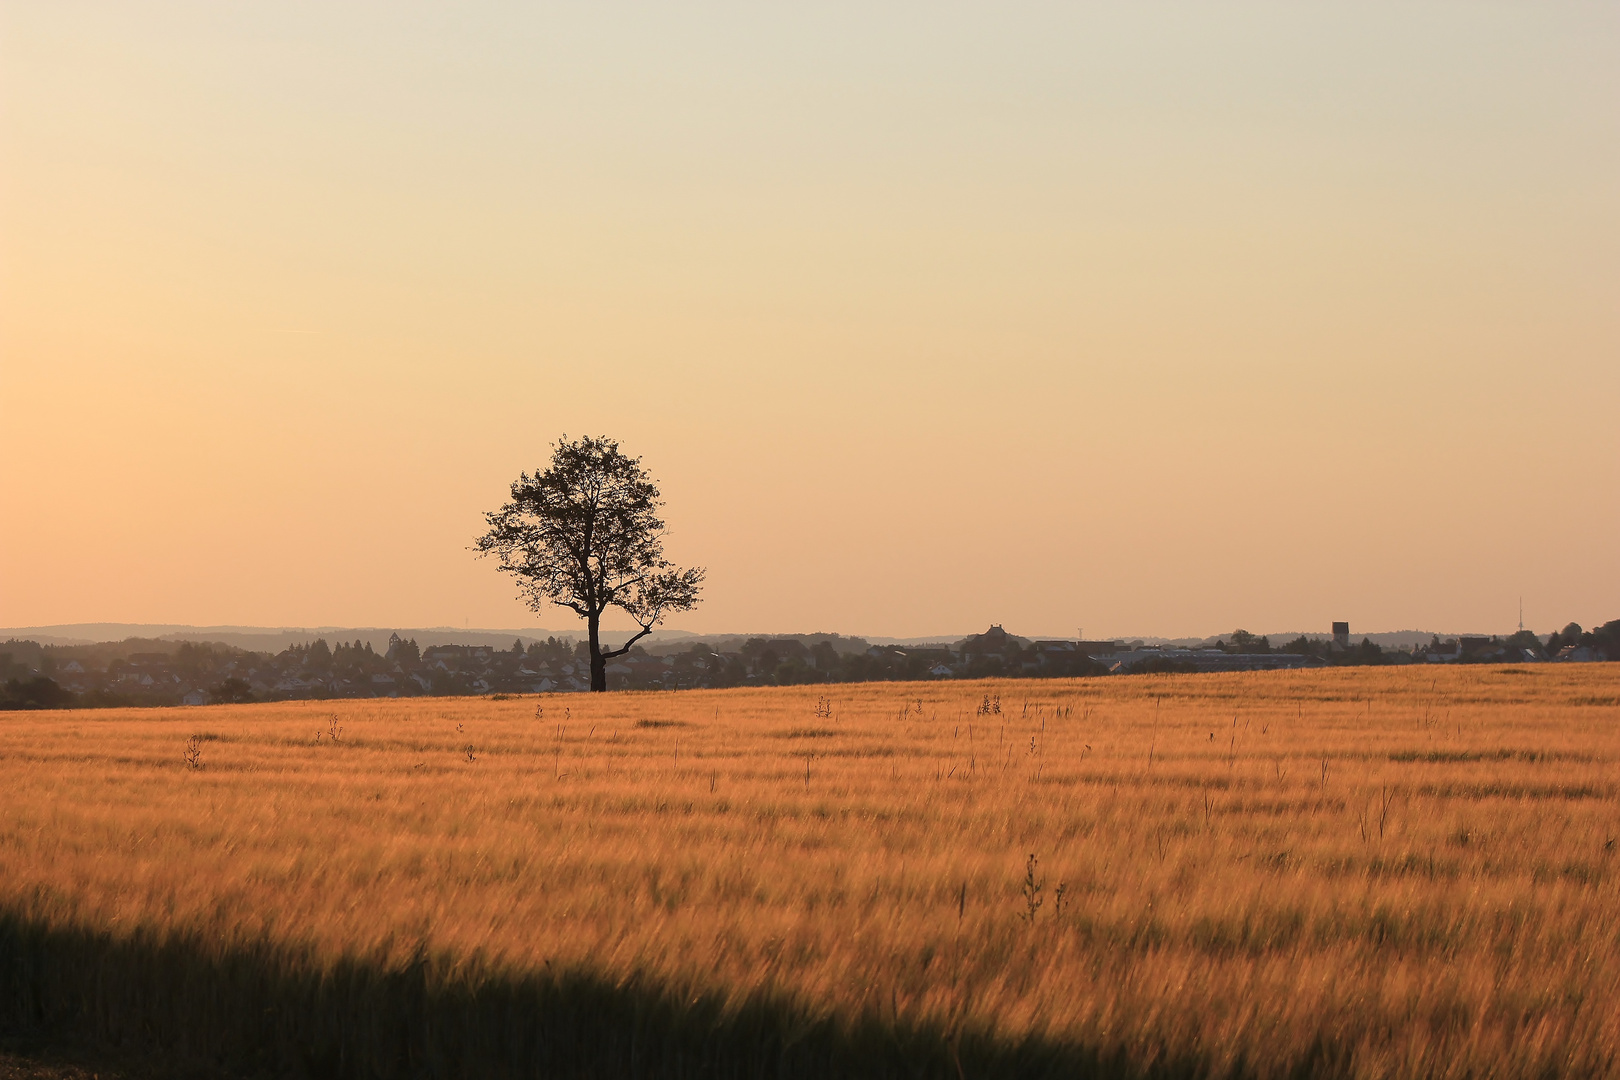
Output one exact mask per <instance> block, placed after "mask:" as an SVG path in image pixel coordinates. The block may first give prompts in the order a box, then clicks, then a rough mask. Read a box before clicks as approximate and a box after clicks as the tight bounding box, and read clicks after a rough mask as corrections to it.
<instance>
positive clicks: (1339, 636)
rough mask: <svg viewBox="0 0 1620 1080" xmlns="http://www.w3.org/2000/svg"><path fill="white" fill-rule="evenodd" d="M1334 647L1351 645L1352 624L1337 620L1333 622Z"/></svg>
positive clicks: (1342, 647)
mask: <svg viewBox="0 0 1620 1080" xmlns="http://www.w3.org/2000/svg"><path fill="white" fill-rule="evenodd" d="M1333 647H1334V648H1335V649H1348V648H1349V647H1350V624H1349V623H1347V622H1336V623H1334V624H1333Z"/></svg>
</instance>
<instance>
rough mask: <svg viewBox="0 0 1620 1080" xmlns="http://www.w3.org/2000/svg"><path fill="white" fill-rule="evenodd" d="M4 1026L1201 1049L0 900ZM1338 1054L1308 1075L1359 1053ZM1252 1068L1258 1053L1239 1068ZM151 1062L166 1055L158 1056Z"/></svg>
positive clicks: (338, 1042)
mask: <svg viewBox="0 0 1620 1080" xmlns="http://www.w3.org/2000/svg"><path fill="white" fill-rule="evenodd" d="M0 1028H4V1029H8V1030H10V1031H12V1032H14V1033H25V1034H29V1035H32V1036H33V1037H37V1038H41V1039H45V1040H49V1041H54V1042H56V1043H57V1044H64V1043H69V1042H71V1043H78V1044H87V1045H99V1046H101V1047H106V1048H110V1049H112V1050H114V1051H116V1052H117V1053H119V1054H120V1055H124V1056H126V1059H127V1055H128V1054H130V1053H132V1052H136V1053H140V1054H142V1055H144V1056H146V1058H147V1060H150V1061H162V1062H164V1063H166V1065H167V1068H165V1069H164V1070H162V1071H163V1072H168V1071H170V1070H172V1071H173V1072H174V1073H176V1074H186V1075H192V1076H196V1075H199V1073H202V1072H206V1071H211V1070H218V1071H219V1072H221V1073H223V1072H226V1071H229V1072H230V1073H234V1074H239V1075H240V1074H249V1075H269V1076H309V1077H323V1078H324V1077H356V1078H360V1077H364V1078H373V1077H376V1078H384V1077H480V1078H481V1077H492V1078H493V1077H513V1078H515V1077H535V1078H541V1077H545V1078H550V1077H575V1076H578V1077H649V1078H651V1077H763V1076H769V1077H776V1078H783V1080H785V1078H791V1077H835V1076H836V1077H891V1076H893V1077H942V1078H948V1080H955V1078H968V1077H972V1078H978V1077H1060V1076H1061V1077H1133V1078H1134V1077H1194V1076H1197V1077H1204V1076H1210V1075H1212V1070H1211V1069H1210V1068H1209V1066H1208V1064H1207V1063H1206V1062H1203V1061H1200V1060H1195V1059H1188V1058H1167V1057H1165V1056H1162V1055H1159V1054H1151V1053H1150V1052H1147V1051H1142V1052H1141V1056H1138V1055H1130V1054H1126V1053H1123V1052H1119V1051H1114V1052H1109V1053H1101V1052H1098V1051H1096V1050H1094V1049H1089V1048H1087V1047H1085V1046H1077V1045H1069V1044H1063V1043H1059V1042H1054V1041H1050V1040H1045V1039H1041V1038H1023V1039H1007V1038H1001V1037H997V1036H996V1035H995V1034H993V1033H991V1032H987V1031H982V1030H972V1029H969V1030H965V1031H958V1032H952V1031H947V1030H945V1029H944V1028H943V1027H939V1026H929V1025H918V1024H912V1023H908V1022H906V1021H904V1020H903V1019H902V1020H901V1021H899V1022H896V1021H894V1019H893V1018H892V1016H891V1017H890V1018H888V1019H885V1017H884V1016H882V1015H869V1016H864V1017H857V1018H854V1019H838V1018H835V1017H830V1016H826V1015H817V1014H812V1013H810V1012H808V1011H807V1010H806V1009H805V1008H803V1007H802V1006H798V1005H795V1004H793V1003H791V1002H789V1001H787V1000H786V999H784V998H779V997H769V996H763V995H761V996H758V997H756V998H754V999H750V1000H748V1001H745V1002H741V1003H733V1004H731V1005H729V1006H728V1005H727V1004H725V1003H724V1001H723V1000H722V999H721V997H720V996H719V995H717V994H712V993H698V994H691V993H684V994H683V993H680V992H678V991H676V990H674V989H672V988H670V987H668V986H664V985H660V984H658V983H656V982H654V981H652V980H650V979H630V980H626V981H619V982H615V981H610V980H607V979H604V978H602V977H600V976H597V975H593V974H591V973H590V972H588V971H581V970H570V971H548V970H542V971H538V972H536V971H525V972H513V971H504V970H502V969H500V968H498V967H495V966H493V965H489V964H484V963H480V962H478V961H476V960H474V961H472V962H461V963H456V962H453V961H452V960H450V959H448V958H443V957H428V956H421V957H418V958H417V959H416V960H415V961H413V962H412V963H410V964H408V965H405V966H403V967H401V966H395V967H392V968H389V967H385V966H383V965H381V964H377V963H370V962H367V961H365V960H361V959H346V960H341V961H337V962H334V963H326V964H321V963H317V962H316V961H315V960H314V959H313V958H312V957H310V956H309V955H308V954H305V953H300V952H298V951H297V950H295V949H289V948H286V947H281V946H275V945H271V944H264V945H262V946H257V947H252V948H235V949H222V948H220V947H218V946H217V945H210V944H209V943H208V942H205V941H202V940H200V939H199V940H186V939H178V940H177V939H174V938H172V937H170V938H165V939H159V938H157V937H155V936H143V935H141V934H140V933H136V934H133V935H117V936H115V935H112V934H109V933H106V932H104V931H100V930H88V929H62V928H59V927H51V926H47V925H45V924H43V923H41V922H39V921H37V920H34V919H31V918H28V917H24V916H19V915H17V914H14V913H8V912H0ZM1344 1064H1345V1063H1344V1062H1341V1061H1335V1060H1333V1058H1332V1057H1331V1056H1328V1055H1324V1056H1323V1057H1321V1058H1319V1059H1318V1060H1316V1061H1314V1062H1311V1063H1310V1064H1309V1067H1308V1068H1303V1069H1300V1070H1298V1073H1299V1074H1302V1075H1321V1074H1323V1073H1336V1072H1343V1071H1346V1070H1345V1068H1344ZM1243 1072H1244V1073H1246V1072H1247V1070H1243ZM153 1075H155V1074H153Z"/></svg>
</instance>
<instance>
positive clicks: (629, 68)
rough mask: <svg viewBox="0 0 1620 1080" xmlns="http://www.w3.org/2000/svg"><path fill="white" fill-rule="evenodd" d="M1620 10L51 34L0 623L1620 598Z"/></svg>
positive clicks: (1167, 8)
mask: <svg viewBox="0 0 1620 1080" xmlns="http://www.w3.org/2000/svg"><path fill="white" fill-rule="evenodd" d="M1617 418H1620V6H1617V5H1614V4H1609V3H1544V4H1529V3H1523V4H1508V3H1490V2H1470V3H1446V4H1438V3H1376V2H1374V3H1368V2H1356V3H1312V4H1298V3H1263V4H1261V3H1223V4H1194V3H1175V4H1163V3H1140V4H1138V3H1131V4H1124V3H1120V4H1070V3H1064V4H1010V5H1001V4H996V5H992V4H979V5H967V4H871V3H863V4H836V3H832V4H799V5H769V6H764V5H741V4H738V5H656V6H625V5H616V4H601V3H589V4H587V3H579V4H515V3H514V4H501V3H481V2H472V3H458V4H438V5H426V4H413V3H387V4H384V3H345V4H326V3H274V4H226V5H220V4H208V3H200V2H199V3H166V2H153V3H123V2H121V3H116V4H114V3H106V4H98V3H76V2H62V3H55V2H52V3H45V2H26V0H24V2H4V3H0V459H3V461H4V477H5V479H4V486H3V489H0V490H3V495H4V499H3V506H4V509H3V511H0V565H3V567H4V571H3V579H0V625H4V626H30V625H43V624H58V623H70V622H88V621H126V622H154V623H156V622H165V623H191V624H225V623H230V624H254V625H291V626H313V625H321V624H333V625H363V626H377V625H381V626H389V625H399V626H429V625H454V626H463V625H470V626H474V627H477V626H494V627H523V626H544V627H551V628H555V629H566V628H569V627H571V626H572V625H573V619H572V616H568V615H567V614H566V613H564V612H561V611H559V610H557V609H553V610H551V611H549V612H547V613H544V614H541V615H539V616H535V615H531V614H530V613H529V612H528V611H527V610H526V609H525V608H523V607H522V606H521V605H520V604H519V603H518V602H517V601H516V600H515V599H514V598H513V592H512V588H511V586H510V583H509V582H508V581H507V580H506V579H505V578H504V577H502V576H501V575H499V574H498V573H497V572H496V571H495V569H494V567H493V566H492V565H491V564H489V563H487V562H481V561H479V560H476V559H474V558H473V556H472V555H471V553H470V552H469V551H468V550H467V548H468V545H469V544H470V543H471V542H472V540H473V538H474V537H475V536H476V535H477V534H478V532H479V531H480V530H481V526H482V517H481V514H482V512H483V511H485V510H488V509H491V508H493V507H494V506H495V505H497V504H498V503H499V502H500V501H502V499H503V498H504V497H505V494H506V486H507V485H508V484H509V483H510V481H511V480H512V479H513V478H514V477H515V476H516V475H517V473H518V472H519V470H522V469H532V468H535V467H537V466H540V465H542V464H543V463H544V461H545V460H546V458H547V455H548V446H549V444H550V443H552V442H553V441H554V440H555V439H556V438H557V437H558V436H559V435H562V434H564V433H567V434H569V435H576V436H577V435H583V434H595V433H605V434H610V435H613V436H615V437H617V438H619V439H620V440H621V441H622V442H623V444H624V446H625V448H626V449H627V450H629V451H630V452H631V453H634V454H639V455H642V456H643V457H644V458H645V461H646V463H647V464H648V466H649V467H650V468H651V470H652V472H653V473H654V475H655V476H657V477H658V478H659V480H660V481H661V482H662V485H663V489H664V493H665V496H666V497H667V499H668V508H667V518H668V521H669V523H670V526H671V535H670V538H669V544H668V548H669V553H670V554H671V556H672V557H674V558H675V559H677V560H678V561H681V562H685V563H699V564H702V565H705V566H707V567H709V571H710V577H709V585H708V588H707V591H706V594H705V595H706V599H705V602H704V603H703V604H702V606H700V607H699V608H698V609H697V610H696V611H694V612H692V613H690V614H688V615H684V616H680V617H678V618H677V619H676V620H675V621H674V622H673V623H672V624H671V626H672V627H673V628H676V629H686V630H693V631H703V632H720V631H737V632H759V631H781V632H789V631H813V630H837V631H840V632H845V633H857V634H860V633H864V634H873V635H895V636H906V635H922V634H933V633H940V634H945V633H962V632H968V631H973V630H978V629H982V628H983V627H984V625H986V624H987V623H989V622H992V621H994V622H1000V623H1003V624H1005V625H1006V626H1007V627H1008V629H1010V630H1014V631H1016V632H1019V633H1025V634H1041V635H1045V634H1053V635H1058V634H1067V635H1073V634H1074V633H1075V632H1076V630H1077V628H1079V627H1084V628H1085V632H1086V634H1087V635H1088V636H1102V635H1110V636H1117V635H1140V634H1163V635H1181V634H1213V633H1216V632H1221V631H1227V630H1230V629H1232V628H1233V627H1236V626H1243V627H1246V628H1249V629H1251V630H1253V631H1255V632H1277V631H1282V630H1299V629H1308V630H1323V631H1325V630H1326V629H1327V625H1328V622H1329V620H1332V619H1348V620H1349V621H1350V623H1351V625H1352V628H1353V629H1354V630H1356V631H1357V632H1361V631H1376V630H1395V629H1404V628H1421V629H1434V630H1440V631H1446V630H1450V631H1454V632H1455V631H1485V632H1505V631H1508V630H1510V629H1512V628H1513V626H1514V625H1515V624H1516V622H1517V619H1518V603H1519V598H1520V596H1521V595H1522V596H1523V598H1524V610H1525V621H1526V623H1527V625H1529V626H1530V627H1531V628H1532V629H1538V630H1541V631H1547V630H1551V629H1556V628H1557V627H1560V626H1562V625H1563V624H1564V623H1565V622H1567V621H1569V620H1572V619H1573V620H1576V621H1579V622H1582V623H1583V624H1585V625H1592V624H1593V623H1596V622H1600V621H1603V620H1607V619H1613V618H1620V558H1617V557H1616V553H1617V552H1620V421H1617Z"/></svg>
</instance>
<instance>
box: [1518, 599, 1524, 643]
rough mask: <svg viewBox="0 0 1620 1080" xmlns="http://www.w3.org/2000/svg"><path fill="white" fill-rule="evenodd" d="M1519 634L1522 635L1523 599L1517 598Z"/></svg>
mask: <svg viewBox="0 0 1620 1080" xmlns="http://www.w3.org/2000/svg"><path fill="white" fill-rule="evenodd" d="M1519 633H1521V634H1522V633H1524V597H1523V596H1521V597H1519Z"/></svg>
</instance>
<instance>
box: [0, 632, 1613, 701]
mask: <svg viewBox="0 0 1620 1080" xmlns="http://www.w3.org/2000/svg"><path fill="white" fill-rule="evenodd" d="M1332 629H1333V632H1332V634H1331V635H1326V636H1314V637H1313V636H1300V637H1297V638H1295V639H1294V640H1292V641H1290V642H1287V643H1286V644H1283V645H1279V646H1275V647H1274V646H1273V645H1272V644H1271V642H1270V641H1269V640H1268V639H1266V638H1264V637H1257V636H1255V635H1253V634H1249V633H1247V632H1246V631H1243V630H1237V631H1234V632H1233V633H1232V634H1230V635H1224V636H1222V637H1220V638H1217V639H1214V640H1212V641H1206V642H1203V643H1200V644H1199V645H1197V646H1191V647H1188V646H1180V647H1178V646H1171V645H1164V644H1145V643H1143V642H1141V641H1130V642H1125V641H1084V640H1073V639H1058V640H1030V639H1027V638H1022V637H1018V636H1017V635H1014V634H1011V633H1008V632H1007V631H1006V630H1005V629H1003V628H1002V627H1000V626H991V627H990V628H989V629H988V630H986V631H985V632H984V633H982V634H975V635H972V636H970V637H967V638H963V639H961V640H959V641H953V642H941V643H937V644H928V645H920V646H903V645H873V644H870V643H868V642H867V641H865V640H863V639H861V638H856V637H844V636H841V635H838V634H798V635H782V636H775V637H749V638H719V639H702V640H697V641H691V642H661V643H655V644H651V645H649V646H647V647H645V648H643V647H641V646H637V647H635V648H633V649H631V650H630V652H629V653H627V654H625V655H624V656H621V657H618V658H617V659H615V660H614V661H612V662H611V663H610V664H609V665H608V668H607V674H608V685H609V688H610V689H620V690H637V689H644V690H656V689H666V690H678V689H689V688H696V687H730V686H783V685H796V684H808V683H839V682H874V681H901V680H929V679H971V678H985V677H993V676H1007V677H1020V678H1061V677H1082V676H1100V675H1110V674H1147V673H1154V672H1160V673H1171V672H1207V671H1262V670H1276V669H1284V668H1302V667H1323V666H1339V665H1359V664H1424V663H1427V664H1434V663H1531V662H1535V663H1539V662H1548V661H1552V662H1583V661H1600V660H1613V659H1620V620H1616V621H1614V622H1610V623H1606V624H1604V625H1603V626H1600V627H1598V628H1597V629H1595V630H1592V631H1585V630H1583V629H1582V628H1581V627H1580V626H1577V625H1575V624H1573V623H1572V624H1570V625H1569V626H1566V627H1565V628H1564V629H1563V630H1562V631H1560V632H1558V633H1555V634H1552V635H1550V636H1548V637H1546V638H1542V637H1538V636H1537V635H1535V634H1532V633H1529V632H1527V631H1521V632H1519V633H1518V634H1514V635H1512V636H1510V637H1506V638H1498V637H1457V638H1448V639H1446V640H1441V639H1440V638H1439V637H1435V638H1434V639H1433V640H1432V641H1431V642H1429V643H1427V644H1423V645H1418V646H1417V647H1415V648H1412V649H1410V650H1405V649H1389V648H1382V647H1380V646H1378V645H1376V644H1374V643H1372V642H1371V641H1369V640H1367V639H1366V638H1363V639H1362V640H1361V641H1360V642H1356V641H1354V640H1353V639H1352V638H1351V636H1350V632H1349V626H1348V625H1347V624H1345V623H1334V624H1333V628H1332ZM589 680H590V674H589V661H588V659H587V652H586V648H585V645H584V643H582V642H576V641H574V640H572V639H569V638H557V637H550V638H547V639H545V640H544V641H530V642H528V643H525V642H523V641H521V640H517V641H513V643H512V645H511V646H510V647H509V648H505V649H503V648H499V647H491V646H488V645H457V644H434V645H429V646H426V647H418V645H417V643H416V642H415V641H414V640H406V639H402V638H401V637H399V636H398V635H397V634H396V635H394V636H392V637H391V638H390V639H389V641H388V644H387V648H386V649H384V650H382V651H377V650H376V649H374V648H373V647H372V645H371V644H370V643H369V642H364V641H354V642H339V643H338V644H337V645H336V646H331V645H329V644H328V643H327V642H326V641H325V640H324V639H317V640H315V641H313V642H310V643H308V644H299V645H294V646H292V647H290V648H288V649H285V650H283V651H282V652H280V653H274V654H272V653H265V652H252V651H249V650H245V649H239V648H234V647H232V646H228V645H223V644H217V643H197V642H190V641H183V642H174V641H163V640H141V639H131V640H129V641H125V642H118V643H104V644H99V645H43V646H42V645H40V644H38V643H36V642H32V641H8V642H6V643H5V644H4V645H0V686H3V687H4V693H3V695H0V706H3V707H7V708H52V707H62V706H71V705H79V706H98V705H203V704H214V703H229V702H247V701H284V700H291V699H309V698H357V697H415V696H422V695H480V694H486V695H487V694H544V693H559V692H562V693H566V692H578V691H584V690H586V689H588V687H589V685H590V681H589Z"/></svg>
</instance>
